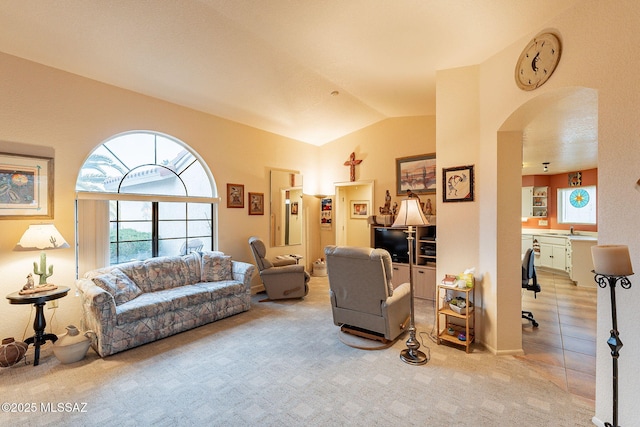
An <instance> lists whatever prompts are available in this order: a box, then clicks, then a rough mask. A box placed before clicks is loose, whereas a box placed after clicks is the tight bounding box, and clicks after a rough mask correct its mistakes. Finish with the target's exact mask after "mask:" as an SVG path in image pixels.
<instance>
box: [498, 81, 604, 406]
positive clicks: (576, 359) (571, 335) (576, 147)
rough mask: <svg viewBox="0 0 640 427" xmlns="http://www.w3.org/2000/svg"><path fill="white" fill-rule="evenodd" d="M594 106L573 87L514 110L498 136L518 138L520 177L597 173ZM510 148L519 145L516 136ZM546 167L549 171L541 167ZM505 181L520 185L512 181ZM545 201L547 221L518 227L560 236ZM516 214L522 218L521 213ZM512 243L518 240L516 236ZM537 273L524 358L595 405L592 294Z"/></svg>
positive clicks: (528, 297) (590, 92)
mask: <svg viewBox="0 0 640 427" xmlns="http://www.w3.org/2000/svg"><path fill="white" fill-rule="evenodd" d="M597 104H598V94H597V91H596V90H594V89H589V88H580V87H571V88H562V89H558V90H554V91H550V92H547V93H545V94H543V95H540V96H538V97H536V98H533V99H531V100H529V101H528V102H526V103H525V104H523V105H521V106H520V107H519V108H518V109H517V110H516V111H514V112H513V114H512V115H511V116H510V117H509V118H508V119H507V120H506V121H505V122H504V124H503V126H502V127H501V129H500V132H499V133H498V138H499V140H504V141H507V139H508V138H509V135H501V132H505V133H508V132H517V133H518V134H519V135H520V136H521V137H520V138H519V142H520V144H521V150H522V151H521V152H522V174H521V175H522V176H530V175H545V174H548V175H550V176H552V175H558V176H559V175H567V174H569V173H573V172H578V171H583V170H588V169H594V168H597V136H598V129H597V123H598V107H597ZM510 142H511V143H517V142H518V138H513V140H512V141H510ZM514 150H515V147H514ZM512 153H513V152H512ZM513 154H515V153H513ZM545 163H547V164H548V170H547V168H544V166H545ZM513 171H514V172H515V170H513ZM509 176H510V177H512V178H513V179H514V180H515V179H517V178H516V176H514V175H509ZM562 178H563V179H565V180H567V178H565V177H564V176H563V177H562ZM551 179H552V178H549V180H551ZM565 182H567V181H565ZM549 188H551V186H550V187H549ZM514 196H515V199H516V201H515V202H509V203H514V204H517V200H518V199H517V198H518V196H517V194H514ZM549 196H551V195H549ZM505 200H506V199H505ZM547 200H548V201H549V199H547ZM548 201H547V202H545V203H546V206H545V207H546V208H549V210H548V215H545V216H544V219H543V220H541V221H538V220H537V219H536V220H535V221H533V220H532V219H531V220H529V221H527V222H526V223H525V222H523V223H522V227H521V228H531V227H534V228H540V227H545V226H546V224H547V223H548V224H549V228H548V229H544V228H542V229H540V230H539V231H540V233H541V234H544V233H545V232H558V231H560V232H561V234H562V231H563V230H558V229H559V228H562V224H558V223H557V220H556V218H555V217H554V215H555V209H551V208H555V203H553V204H552V203H548ZM516 206H517V205H516ZM509 209H511V207H509ZM515 211H517V212H519V211H520V209H519V207H518V209H514V212H515ZM566 228H568V226H567V227H566ZM536 231H538V230H536ZM565 231H566V232H567V233H568V230H565ZM515 238H517V239H520V236H517V237H516V236H514V239H515ZM523 248H524V246H523ZM574 255H575V252H574ZM536 273H537V275H538V283H540V286H541V287H542V291H541V293H540V294H538V297H537V299H536V298H534V297H533V294H532V293H530V292H525V293H524V295H523V298H522V304H523V309H526V310H531V311H533V312H534V315H535V317H536V320H537V321H538V322H539V323H540V327H539V328H533V327H532V325H531V324H530V323H528V322H526V321H524V320H523V321H522V325H523V326H522V348H523V350H524V352H525V354H524V356H521V357H522V358H523V360H525V361H527V362H529V363H530V364H531V365H532V367H533V368H535V369H536V370H538V371H540V372H541V373H543V374H544V375H546V376H547V377H549V378H553V381H554V382H556V383H557V384H559V385H561V386H563V387H564V388H566V389H567V390H568V391H569V392H571V393H573V394H577V395H580V396H581V397H586V398H589V399H593V398H594V396H595V348H596V345H595V337H596V318H597V315H596V301H597V298H596V294H595V289H593V288H588V287H579V286H578V287H577V286H575V284H574V283H573V282H572V281H571V279H570V277H569V275H568V274H565V273H564V272H558V271H556V270H553V269H545V268H539V267H538V266H536ZM514 320H515V319H514Z"/></svg>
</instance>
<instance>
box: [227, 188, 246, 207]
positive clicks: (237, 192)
mask: <svg viewBox="0 0 640 427" xmlns="http://www.w3.org/2000/svg"><path fill="white" fill-rule="evenodd" d="M227 207H228V208H244V185H242V184H227Z"/></svg>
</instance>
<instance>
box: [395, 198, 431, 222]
mask: <svg viewBox="0 0 640 427" xmlns="http://www.w3.org/2000/svg"><path fill="white" fill-rule="evenodd" d="M426 224H429V221H427V218H426V217H425V216H424V214H423V213H422V209H420V202H419V201H418V199H416V198H410V199H403V200H402V201H401V202H400V212H398V216H397V217H396V220H395V221H394V223H393V225H392V227H406V226H409V225H426Z"/></svg>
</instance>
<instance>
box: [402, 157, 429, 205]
mask: <svg viewBox="0 0 640 427" xmlns="http://www.w3.org/2000/svg"><path fill="white" fill-rule="evenodd" d="M407 190H411V191H412V192H414V193H416V194H434V193H435V192H436V155H435V153H431V154H422V155H420V156H411V157H400V158H398V159H396V194H397V195H398V196H404V195H406V194H407Z"/></svg>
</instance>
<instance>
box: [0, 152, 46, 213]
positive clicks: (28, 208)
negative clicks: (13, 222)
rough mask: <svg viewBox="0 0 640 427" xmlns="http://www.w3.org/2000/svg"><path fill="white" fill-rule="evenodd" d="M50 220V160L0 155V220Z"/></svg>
mask: <svg viewBox="0 0 640 427" xmlns="http://www.w3.org/2000/svg"><path fill="white" fill-rule="evenodd" d="M26 218H29V219H53V159H51V158H46V157H31V156H20V155H15V154H5V153H0V219H26Z"/></svg>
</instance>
